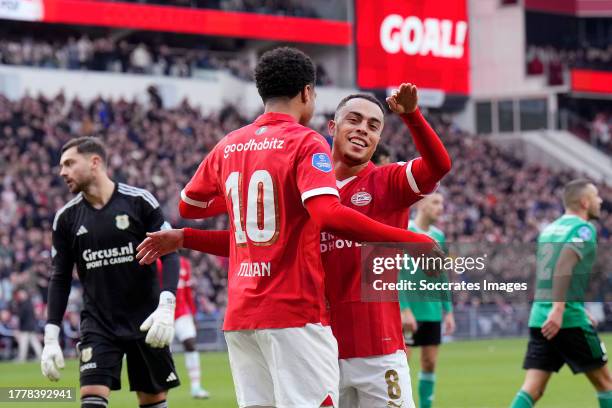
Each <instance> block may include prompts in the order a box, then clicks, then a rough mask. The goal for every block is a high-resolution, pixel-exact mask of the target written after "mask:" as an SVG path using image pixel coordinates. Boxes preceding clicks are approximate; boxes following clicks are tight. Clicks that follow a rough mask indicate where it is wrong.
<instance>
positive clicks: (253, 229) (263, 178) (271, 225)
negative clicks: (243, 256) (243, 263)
mask: <svg viewBox="0 0 612 408" xmlns="http://www.w3.org/2000/svg"><path fill="white" fill-rule="evenodd" d="M242 181H243V180H242V174H240V172H238V171H234V172H232V173H230V175H229V176H228V177H227V179H226V180H225V194H226V195H227V196H228V197H229V199H230V200H231V202H232V204H231V206H232V213H233V218H234V233H235V234H234V235H235V237H236V244H238V245H241V244H246V242H247V237H248V239H249V240H251V242H252V243H254V244H255V245H272V244H273V243H274V242H275V241H276V240H277V239H278V224H279V222H278V214H277V208H276V191H275V188H274V180H272V176H271V175H270V173H269V172H268V171H266V170H256V171H255V172H254V173H253V174H252V175H251V179H250V180H249V184H248V190H247V198H246V214H245V211H244V208H245V207H244V203H243V202H242V197H243V194H242V184H243V183H242ZM243 225H244V226H245V228H243ZM245 229H246V231H245Z"/></svg>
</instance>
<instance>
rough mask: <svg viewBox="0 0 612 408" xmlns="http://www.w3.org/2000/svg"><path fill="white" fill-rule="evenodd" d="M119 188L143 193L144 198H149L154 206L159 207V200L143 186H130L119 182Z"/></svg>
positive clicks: (124, 190) (123, 190)
mask: <svg viewBox="0 0 612 408" xmlns="http://www.w3.org/2000/svg"><path fill="white" fill-rule="evenodd" d="M119 190H120V191H122V192H126V191H132V192H134V193H138V194H141V195H142V197H143V198H145V199H146V198H148V201H149V203H150V204H151V205H152V206H153V208H157V207H159V202H158V201H157V199H156V198H155V197H154V196H153V194H151V193H150V192H148V191H147V190H145V189H143V188H138V187H133V186H128V185H127V184H123V183H119Z"/></svg>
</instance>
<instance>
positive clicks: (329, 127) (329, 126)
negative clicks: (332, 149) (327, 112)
mask: <svg viewBox="0 0 612 408" xmlns="http://www.w3.org/2000/svg"><path fill="white" fill-rule="evenodd" d="M335 130H336V121H335V120H333V119H330V120H329V122H327V131H328V132H329V135H330V136H331V137H334V131H335Z"/></svg>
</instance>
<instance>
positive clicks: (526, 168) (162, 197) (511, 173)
mask: <svg viewBox="0 0 612 408" xmlns="http://www.w3.org/2000/svg"><path fill="white" fill-rule="evenodd" d="M149 95H150V102H149V103H148V104H138V103H135V102H131V101H125V100H114V101H110V100H104V99H101V98H99V99H97V100H94V101H92V102H91V103H84V102H82V101H80V100H78V99H75V100H67V99H66V98H65V97H64V96H63V95H62V94H60V95H57V96H55V97H53V98H46V97H43V96H26V97H24V98H22V99H20V100H16V101H12V100H8V99H7V98H5V97H4V96H1V95H0V358H1V357H2V355H3V354H2V352H3V350H4V351H6V350H7V345H10V344H11V342H12V341H13V337H14V335H15V334H16V333H17V332H20V331H23V330H24V327H21V328H20V325H23V324H24V321H25V320H28V321H29V323H28V324H30V323H31V324H34V325H35V327H34V328H31V327H29V328H28V330H35V331H37V332H38V333H40V329H41V324H42V323H43V322H44V320H45V316H44V314H45V302H46V295H47V285H48V278H49V274H50V271H51V268H50V248H51V231H50V230H51V228H50V226H51V223H52V220H53V216H54V213H55V212H56V211H57V210H58V209H59V208H60V207H62V206H63V204H64V203H66V202H67V201H68V200H69V199H70V196H71V195H70V193H69V192H68V190H67V188H66V186H65V185H64V182H63V181H62V180H61V179H60V178H59V176H58V167H57V165H58V161H59V157H60V149H61V146H62V145H63V144H64V143H65V142H66V141H68V140H69V139H70V138H72V137H75V136H81V135H93V136H99V137H101V138H103V139H104V140H105V142H106V144H107V146H108V149H109V170H110V172H111V174H112V178H113V179H115V180H117V181H122V182H125V183H127V184H131V185H135V186H139V187H143V188H146V189H148V190H150V191H152V192H154V194H155V195H156V196H157V198H158V199H159V201H160V203H162V207H163V211H164V213H165V215H166V217H167V219H169V220H170V222H171V223H172V224H173V225H174V226H177V227H181V226H185V225H197V226H198V227H203V228H213V229H220V228H225V226H226V219H225V217H219V218H216V219H213V220H209V221H206V222H204V223H196V224H193V223H188V222H187V221H186V220H183V219H181V218H180V217H179V215H178V197H179V192H180V189H181V188H182V186H184V185H185V183H186V182H187V181H188V179H189V177H190V176H191V175H192V174H193V173H194V172H195V169H196V168H197V166H198V165H199V163H200V162H201V160H202V158H203V157H204V155H206V153H207V152H208V151H209V150H210V149H211V148H212V147H213V146H214V145H215V143H216V142H217V141H218V140H219V139H220V138H222V137H223V136H224V135H225V134H226V133H227V132H228V131H230V130H233V129H236V128H237V127H240V126H242V125H244V124H246V123H247V121H248V119H251V118H245V117H242V116H241V115H240V114H239V113H238V111H237V110H236V109H234V108H232V107H230V106H228V107H226V108H224V109H222V110H221V111H218V112H213V113H210V114H203V113H202V112H201V111H200V110H199V109H198V108H195V107H194V106H192V105H191V104H190V103H189V102H188V101H184V102H183V103H181V104H180V105H179V106H177V107H175V108H172V109H163V108H161V106H162V103H161V100H160V97H159V94H158V93H157V92H155V89H151V90H150V92H149ZM430 121H431V123H432V124H433V126H434V128H435V129H436V131H437V132H438V134H440V135H441V137H442V140H443V141H444V143H445V144H446V145H447V147H448V150H449V153H450V155H451V157H452V158H453V162H454V163H453V171H452V172H451V173H450V174H449V175H448V176H447V177H446V178H445V180H444V181H443V185H442V186H441V188H440V191H441V192H443V194H444V196H445V197H446V210H445V214H446V215H445V217H444V222H443V224H442V225H440V227H441V228H442V230H443V231H445V233H446V235H447V238H448V242H470V243H479V242H483V243H485V242H486V243H499V244H504V243H510V242H522V243H530V242H534V241H535V239H536V237H537V234H538V232H539V231H540V230H541V229H542V227H543V226H544V225H546V224H547V223H548V222H550V221H552V220H554V219H555V218H556V217H558V216H559V215H560V213H561V211H562V208H561V203H560V200H559V197H560V192H561V189H562V186H563V185H564V183H566V182H567V181H568V180H570V179H571V178H573V177H575V176H576V175H575V174H573V173H572V172H569V171H566V172H553V171H551V170H550V169H548V168H546V167H545V166H543V165H538V164H535V165H534V164H528V163H526V162H525V161H524V160H523V159H522V158H521V157H520V155H518V154H516V153H514V152H512V151H504V150H501V149H500V148H498V147H496V146H495V145H494V144H492V143H491V142H490V141H488V140H487V139H486V138H483V137H476V136H475V137H469V136H470V135H467V134H465V133H464V132H463V131H461V130H460V129H458V128H456V127H455V126H453V125H452V124H450V122H449V121H447V120H445V119H444V118H443V117H442V116H436V115H430ZM382 140H383V142H384V146H385V148H386V150H388V151H389V154H390V156H391V157H390V158H391V160H392V161H395V160H405V159H409V158H411V157H414V156H415V155H416V152H415V149H414V146H413V143H412V139H411V137H410V136H409V134H408V132H407V131H406V129H405V127H404V125H403V123H402V122H401V120H399V119H398V118H396V117H393V116H390V117H389V119H388V121H387V124H386V126H385V130H384V134H383V139H382ZM600 194H601V195H602V197H603V198H604V200H605V202H604V205H603V208H602V217H601V221H600V222H598V223H597V225H598V227H599V230H600V242H607V243H609V242H610V241H611V240H612V239H611V235H612V217H611V216H610V214H611V213H612V188H610V187H608V186H600ZM605 250H606V249H604V251H605ZM608 251H609V249H608ZM185 255H187V256H188V258H189V259H190V260H191V261H192V264H193V275H194V280H195V283H194V285H195V286H194V293H195V295H196V299H197V306H198V311H199V312H198V317H199V318H202V317H204V316H222V314H223V310H224V307H225V301H226V292H225V288H226V281H227V276H226V266H227V260H225V259H222V258H217V257H214V256H209V255H204V254H199V253H195V252H188V253H185ZM22 288H23V289H25V293H29V295H30V296H29V297H28V299H30V301H31V303H32V307H31V308H28V307H24V306H23V305H22V303H21V302H23V301H24V299H23V297H22V296H21V295H17V294H18V293H20V289H22ZM23 292H24V291H21V293H23ZM80 299H81V295H80V288H79V284H78V282H77V281H76V280H75V281H74V288H73V291H72V293H71V297H70V300H69V307H68V312H67V315H68V316H67V318H66V319H65V322H64V334H65V342H66V344H68V345H70V344H73V343H74V341H76V333H77V328H78V311H79V310H80ZM608 300H610V301H612V299H608ZM498 302H499V301H498V300H494V301H492V303H493V305H494V306H495V305H497V304H498ZM498 306H499V307H498V309H499V310H500V311H503V313H501V312H500V313H501V315H500V316H505V314H507V313H508V310H509V309H508V305H507V304H503V302H501V304H499V305H498ZM461 307H462V308H470V307H471V308H480V304H479V303H478V302H477V301H472V300H469V299H463V300H462V303H461ZM504 313H505V314H504ZM26 314H27V316H28V317H27V318H24V316H26ZM5 357H8V356H5Z"/></svg>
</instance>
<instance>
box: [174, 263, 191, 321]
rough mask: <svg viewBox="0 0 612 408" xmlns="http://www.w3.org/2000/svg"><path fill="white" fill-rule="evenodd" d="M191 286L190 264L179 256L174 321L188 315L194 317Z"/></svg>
mask: <svg viewBox="0 0 612 408" xmlns="http://www.w3.org/2000/svg"><path fill="white" fill-rule="evenodd" d="M191 285H192V282H191V263H190V262H189V260H187V258H183V257H182V256H181V268H180V269H179V280H178V286H177V287H176V309H175V311H174V318H175V319H178V318H179V317H181V316H184V315H188V314H190V315H195V312H196V307H195V301H194V299H193V291H192V288H191Z"/></svg>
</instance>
